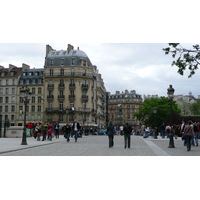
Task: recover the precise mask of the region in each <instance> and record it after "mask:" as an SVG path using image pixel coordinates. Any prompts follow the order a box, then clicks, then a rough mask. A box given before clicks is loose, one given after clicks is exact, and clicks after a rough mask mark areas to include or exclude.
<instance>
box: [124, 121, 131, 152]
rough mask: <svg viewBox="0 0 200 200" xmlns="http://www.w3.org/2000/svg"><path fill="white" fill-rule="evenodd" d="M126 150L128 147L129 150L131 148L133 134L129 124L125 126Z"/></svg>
mask: <svg viewBox="0 0 200 200" xmlns="http://www.w3.org/2000/svg"><path fill="white" fill-rule="evenodd" d="M123 130H124V148H125V149H126V147H127V146H128V148H130V147H131V132H132V127H131V126H129V124H128V123H126V124H125V125H124V128H123Z"/></svg>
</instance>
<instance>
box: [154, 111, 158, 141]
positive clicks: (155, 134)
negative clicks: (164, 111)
mask: <svg viewBox="0 0 200 200" xmlns="http://www.w3.org/2000/svg"><path fill="white" fill-rule="evenodd" d="M153 113H154V139H158V137H157V127H156V113H157V107H154V108H153Z"/></svg>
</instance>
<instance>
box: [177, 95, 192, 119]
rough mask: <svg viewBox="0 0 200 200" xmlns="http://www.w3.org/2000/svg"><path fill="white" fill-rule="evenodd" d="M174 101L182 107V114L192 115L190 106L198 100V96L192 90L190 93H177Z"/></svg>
mask: <svg viewBox="0 0 200 200" xmlns="http://www.w3.org/2000/svg"><path fill="white" fill-rule="evenodd" d="M174 101H176V103H177V104H178V106H179V108H180V109H181V115H192V113H191V111H190V109H189V107H190V105H191V104H193V103H195V102H196V98H195V97H194V96H193V95H192V92H189V95H175V96H174Z"/></svg>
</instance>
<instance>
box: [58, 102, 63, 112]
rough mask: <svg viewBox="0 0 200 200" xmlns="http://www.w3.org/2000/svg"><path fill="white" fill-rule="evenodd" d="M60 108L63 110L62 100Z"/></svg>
mask: <svg viewBox="0 0 200 200" xmlns="http://www.w3.org/2000/svg"><path fill="white" fill-rule="evenodd" d="M59 108H60V110H63V103H62V102H61V103H60V106H59Z"/></svg>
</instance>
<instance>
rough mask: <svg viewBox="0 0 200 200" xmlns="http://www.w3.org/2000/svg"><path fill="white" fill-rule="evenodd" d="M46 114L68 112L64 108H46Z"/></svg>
mask: <svg viewBox="0 0 200 200" xmlns="http://www.w3.org/2000/svg"><path fill="white" fill-rule="evenodd" d="M46 112H48V113H58V112H62V113H64V112H66V110H65V109H63V108H46Z"/></svg>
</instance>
